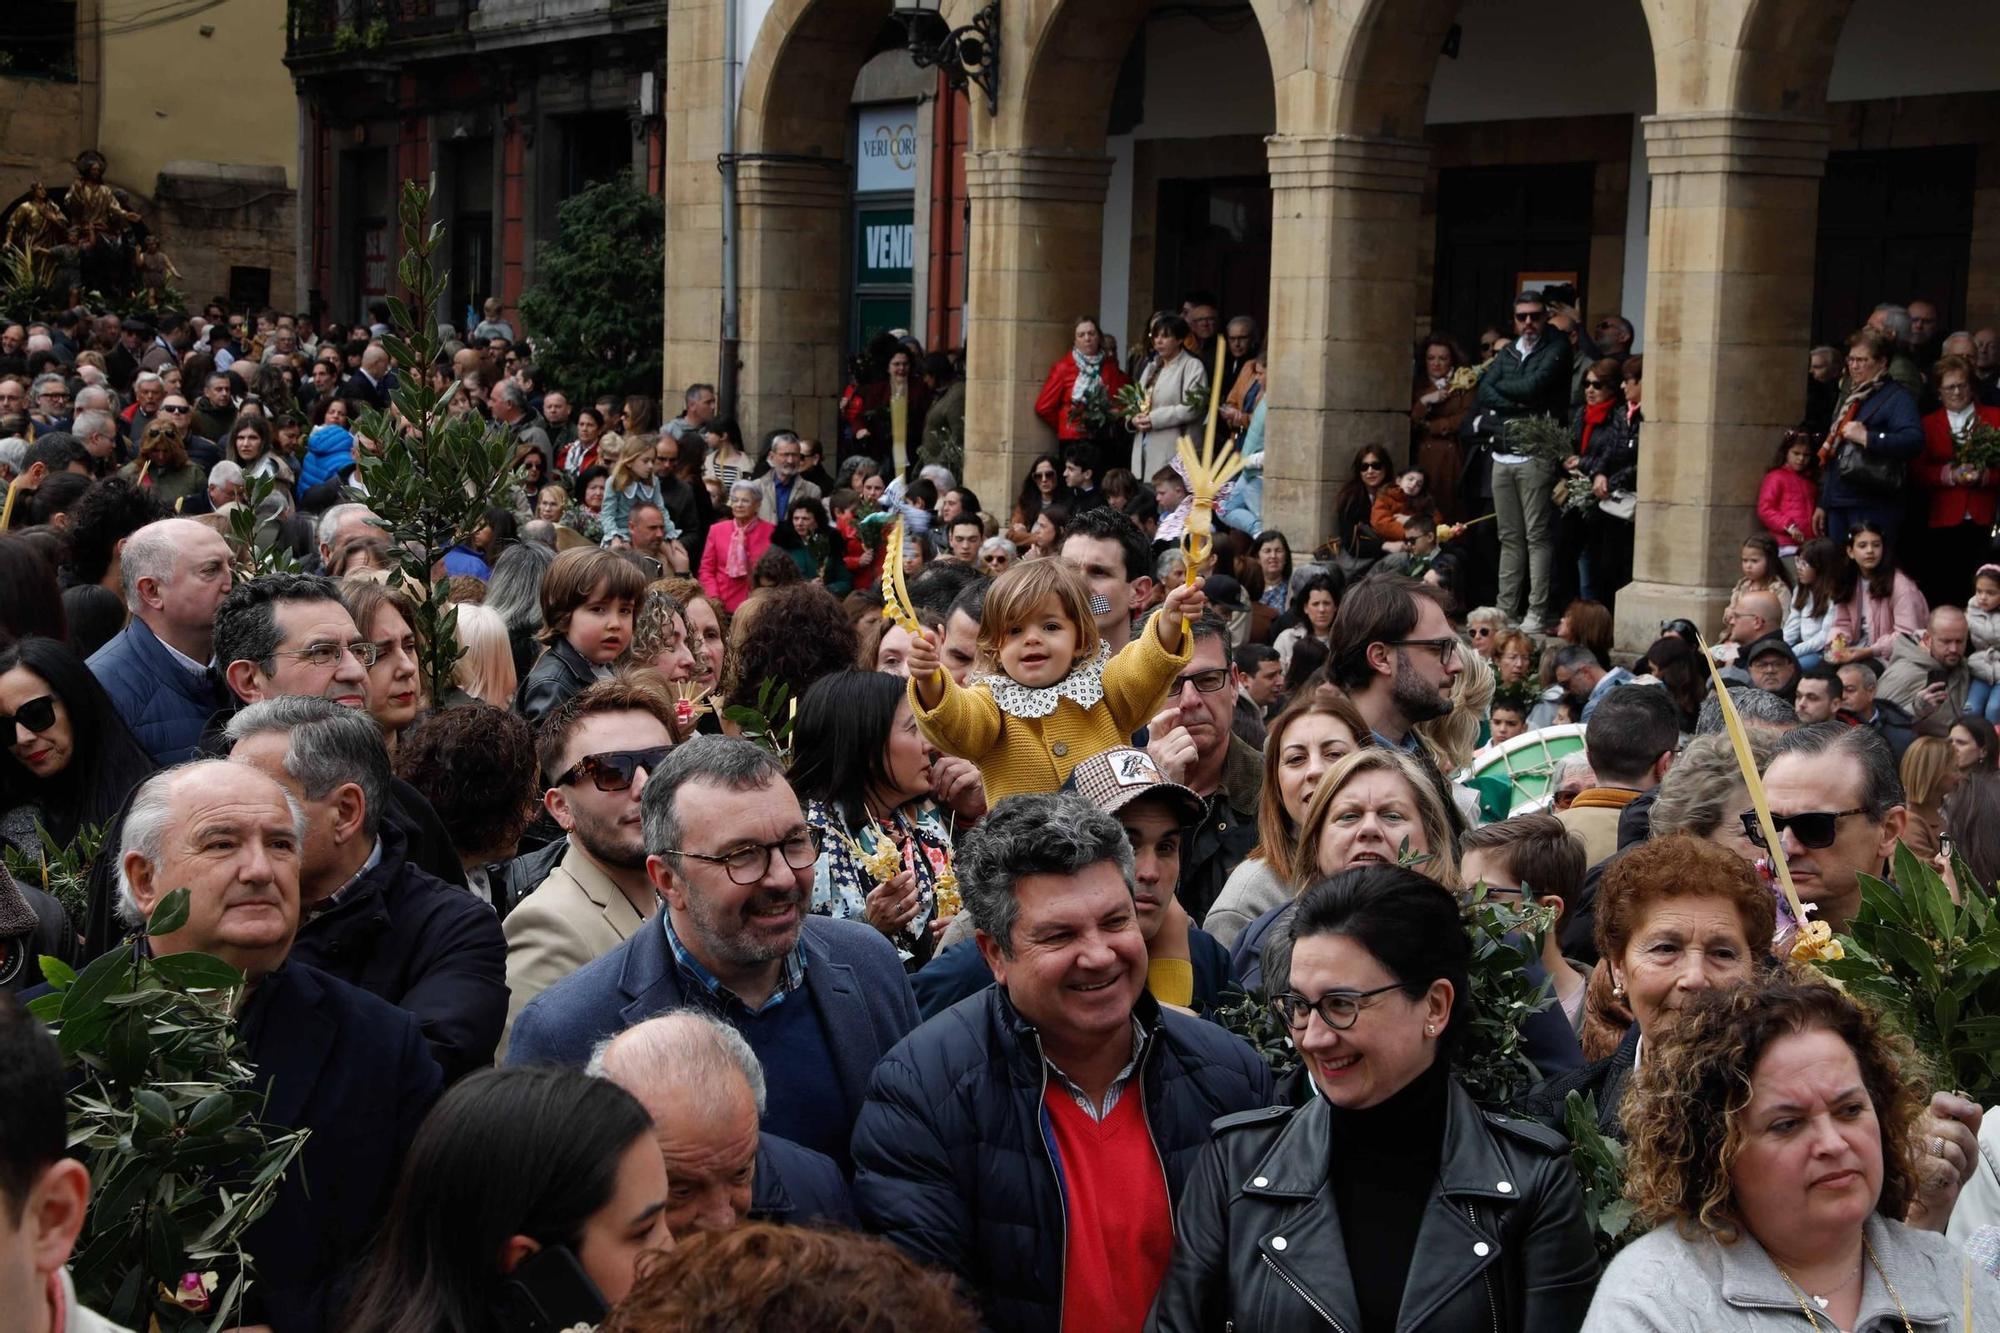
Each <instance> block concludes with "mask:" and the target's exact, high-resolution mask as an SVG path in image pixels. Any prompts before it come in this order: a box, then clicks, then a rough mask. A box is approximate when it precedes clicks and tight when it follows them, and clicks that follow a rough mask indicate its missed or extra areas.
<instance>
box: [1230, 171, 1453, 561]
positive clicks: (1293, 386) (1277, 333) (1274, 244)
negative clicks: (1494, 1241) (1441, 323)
mask: <svg viewBox="0 0 2000 1333" xmlns="http://www.w3.org/2000/svg"><path fill="white" fill-rule="evenodd" d="M1266 143H1267V144H1268V145H1269V152H1270V162H1271V330H1270V340H1269V342H1270V348H1271V361H1270V384H1271V388H1270V395H1271V407H1270V412H1269V415H1268V418H1267V420H1266V422H1265V427H1264V429H1265V435H1264V441H1265V460H1264V526H1266V527H1268V528H1281V529H1283V530H1284V531H1285V532H1286V533H1288V534H1290V536H1291V538H1292V545H1293V546H1294V547H1295V548H1297V549H1300V550H1304V549H1307V548H1309V547H1310V546H1311V545H1312V544H1314V543H1316V542H1318V541H1319V540H1320V539H1321V538H1323V537H1325V536H1327V535H1328V534H1329V533H1331V532H1332V531H1333V527H1334V524H1333V498H1334V495H1335V493H1336V492H1337V491H1338V490H1339V489H1340V485H1341V482H1342V480H1343V479H1344V478H1345V477H1346V476H1347V475H1348V473H1349V470H1350V468H1351V467H1352V463H1353V458H1354V455H1355V454H1356V453H1357V452H1358V451H1359V450H1360V449H1361V448H1362V447H1363V446H1365V445H1370V444H1373V445H1379V446H1382V447H1385V448H1387V449H1388V451H1389V453H1390V456H1391V457H1394V458H1402V457H1404V456H1405V455H1406V454H1407V453H1408V451H1409V429H1410V427H1409V411H1410V405H1409V383H1410V353H1409V346H1408V339H1407V338H1406V337H1404V336H1403V335H1404V334H1405V332H1406V331H1407V330H1408V329H1409V328H1410V323H1411V317H1412V315H1413V314H1414V312H1415V310H1416V302H1417V281H1416V275H1417V259H1418V249H1419V239H1420V235H1419V234H1420V228H1419V227H1418V223H1417V212H1418V203H1419V199H1420V196H1421V195H1422V193H1423V188H1424V180H1425V177H1426V175H1427V173H1428V172H1429V169H1430V148H1429V146H1428V145H1426V144H1424V143H1422V142H1418V141H1412V140H1408V139H1392V138H1364V137H1361V136H1356V135H1331V136H1326V137H1317V136H1315V137H1310V138H1308V137H1302V136H1289V135H1274V136H1272V137H1271V138H1270V139H1268V140H1266Z"/></svg>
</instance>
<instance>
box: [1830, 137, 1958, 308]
mask: <svg viewBox="0 0 2000 1333" xmlns="http://www.w3.org/2000/svg"><path fill="white" fill-rule="evenodd" d="M1976 152H1977V150H1976V149H1975V148H1974V147H1973V146H1972V145H1970V144H1960V145H1953V146H1951V147H1946V148H1901V149H1893V150H1889V151H1886V152H1861V153H1832V154H1829V155H1828V157H1827V162H1826V177H1825V179H1823V180H1822V181H1821V182H1820V187H1819V248H1818V251H1817V258H1816V261H1815V263H1814V265H1813V269H1814V272H1813V339H1814V341H1815V342H1823V343H1835V344H1838V343H1840V342H1841V340H1842V339H1844V338H1846V337H1847V335H1848V334H1850V333H1852V332H1854V330H1856V329H1858V328H1860V327H1861V326H1862V325H1863V324H1864V323H1866V322H1867V320H1868V315H1869V313H1870V312H1871V311H1873V310H1874V309H1875V307H1876V306H1877V305H1879V304H1880V303H1881V302H1883V301H1895V302H1899V303H1907V302H1909V301H1913V300H1915V299H1917V298H1919V297H1924V298H1927V299H1929V300H1931V301H1935V302H1936V303H1937V308H1938V313H1939V315H1940V316H1941V317H1942V320H1941V327H1942V328H1943V329H1944V330H1945V331H1947V332H1948V331H1950V330H1952V329H1957V328H1962V327H1964V325H1965V283H1966V270H1967V267H1968V265H1969V264H1970V262H1971V254H1972V184H1973V179H1974V177H1975V175H1976V172H1975V164H1974V157H1975V154H1976Z"/></svg>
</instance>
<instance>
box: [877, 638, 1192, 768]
mask: <svg viewBox="0 0 2000 1333" xmlns="http://www.w3.org/2000/svg"><path fill="white" fill-rule="evenodd" d="M1193 655H1194V652H1193V648H1192V647H1191V646H1184V647H1183V648H1182V650H1181V651H1180V652H1178V653H1170V652H1168V651H1167V650H1166V649H1165V648H1163V647H1161V646H1160V638H1159V632H1158V631H1157V630H1156V629H1155V628H1154V627H1153V625H1152V624H1151V623H1150V622H1149V623H1148V624H1146V625H1145V626H1144V627H1143V628H1142V629H1141V630H1140V631H1139V633H1137V634H1135V635H1134V636H1133V637H1132V641H1131V642H1130V643H1128V644H1126V645H1125V647H1124V648H1123V649H1121V650H1120V651H1119V652H1118V653H1117V654H1116V655H1115V656H1113V657H1112V658H1111V660H1110V661H1108V662H1106V663H1105V664H1104V666H1103V679H1104V698H1103V699H1101V700H1100V701H1098V703H1097V705H1096V707H1094V708H1088V709H1086V708H1083V707H1082V706H1080V705H1079V704H1078V703H1077V702H1076V701H1075V700H1074V699H1069V698H1061V699H1058V700H1057V701H1056V710H1055V712H1053V713H1050V714H1049V715H1048V716H1047V717H1032V718H1031V717H1016V716H1014V715H1012V714H1010V713H1008V712H1006V711H1004V710H1003V709H1002V708H1001V707H1000V705H999V703H998V702H997V701H996V700H995V699H994V698H993V692H992V691H991V690H990V689H989V688H988V687H987V686H986V685H985V684H984V683H975V684H974V685H973V686H972V687H971V688H970V689H967V688H965V687H963V686H960V685H959V684H957V683H956V682H955V681H953V680H952V678H951V677H950V676H949V675H945V676H944V695H943V697H941V698H940V699H939V700H938V705H937V707H936V708H928V709H927V708H925V707H924V704H923V700H922V699H921V698H919V697H918V695H917V682H916V681H914V680H912V681H911V682H910V711H911V713H913V714H915V716H916V719H917V726H918V727H919V728H920V729H921V730H922V731H923V733H924V735H925V736H926V737H927V738H928V739H929V740H930V742H931V744H933V745H935V746H937V747H938V748H939V749H940V750H943V751H944V752H945V753H946V754H955V755H958V756H959V757H960V758H963V759H969V760H971V761H972V762H973V763H974V764H976V765H978V766H979V775H980V777H981V778H983V779H984V780H985V783H986V799H987V801H988V802H989V803H996V802H998V801H1000V800H1001V799H1002V798H1004V797H1008V796H1018V795H1019V794H1021V793H1022V792H1038V791H1055V790H1057V789H1058V788H1060V787H1061V786H1062V785H1063V783H1065V782H1067V781H1068V780H1069V775H1070V770H1072V769H1074V768H1075V767H1076V766H1077V765H1078V764H1080V763H1082V762H1083V761H1084V760H1086V759H1088V758H1090V757H1091V756H1092V755H1094V754H1102V753H1104V751H1106V750H1111V749H1116V748H1117V747H1118V746H1121V745H1130V744H1131V743H1132V733H1133V732H1135V731H1137V730H1138V729H1139V728H1140V727H1143V726H1145V725H1146V723H1147V722H1149V721H1151V720H1152V717H1153V714H1154V713H1156V712H1158V711H1159V709H1160V705H1161V704H1162V703H1164V702H1165V699H1166V692H1167V687H1168V686H1169V685H1171V684H1173V680H1174V677H1175V676H1176V675H1178V674H1180V671H1181V669H1182V668H1183V667H1185V666H1187V664H1188V659H1189V658H1190V657H1192V656H1193Z"/></svg>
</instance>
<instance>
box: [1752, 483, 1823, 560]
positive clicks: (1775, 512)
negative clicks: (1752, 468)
mask: <svg viewBox="0 0 2000 1333" xmlns="http://www.w3.org/2000/svg"><path fill="white" fill-rule="evenodd" d="M1818 506H1819V483H1818V482H1816V481H1814V480H1813V479H1812V478H1811V477H1807V476H1801V475H1800V474H1799V473H1797V472H1794V471H1792V470H1791V469H1790V468H1788V467H1774V468H1772V469H1771V470H1770V471H1769V472H1766V473H1765V474H1764V484H1763V485H1762V486H1760V487H1758V488H1757V518H1758V521H1759V522H1761V523H1763V525H1764V530H1765V531H1766V532H1769V533H1770V534H1771V536H1772V538H1773V539H1775V540H1776V541H1777V543H1778V545H1780V546H1797V545H1798V544H1799V543H1801V542H1803V541H1805V540H1806V538H1808V537H1810V536H1812V530H1813V529H1812V516H1813V510H1814V509H1816V508H1818ZM1787 523H1794V524H1797V525H1798V529H1799V532H1800V534H1801V535H1800V536H1797V537H1794V536H1792V535H1791V534H1790V533H1788V532H1786V531H1785V525H1786V524H1787Z"/></svg>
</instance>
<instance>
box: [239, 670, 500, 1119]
mask: <svg viewBox="0 0 2000 1333" xmlns="http://www.w3.org/2000/svg"><path fill="white" fill-rule="evenodd" d="M226 734H227V736H228V738H229V742H230V745H231V749H230V752H229V753H230V758H231V759H232V760H233V761H234V762H236V763H239V764H247V765H249V766H250V767H251V768H254V769H256V770H258V771H259V772H261V773H263V774H265V775H266V776H267V777H270V778H271V779H273V780H274V781H276V782H277V783H278V785H279V786H281V787H283V788H284V789H285V790H286V791H287V792H288V793H290V795H291V797H292V799H293V800H294V801H296V802H297V803H298V804H299V806H300V807H301V808H302V809H303V810H304V812H305V818H306V829H307V832H306V839H305V843H304V847H303V852H302V856H301V862H300V867H299V897H300V905H301V909H302V917H303V919H302V921H301V924H300V926H299V932H298V941H297V943H296V944H295V945H294V946H293V952H294V953H295V954H296V955H297V956H298V957H299V958H300V959H302V960H303V961H305V962H308V963H311V964H312V965H314V966H315V967H317V968H319V969H320V970H321V971H323V972H326V973H329V974H330V975H332V976H336V977H339V978H340V979H341V980H343V981H346V982H350V983H351V984H353V985H356V986H359V987H361V988H362V989H363V990H366V991H370V992H372V993H374V994H376V995H379V996H381V997H382V998H383V999H385V1000H387V1001H389V1003H391V1004H394V1005H397V1006H399V1007H401V1008H403V1009H406V1010H408V1011H409V1012H410V1013H412V1014H414V1015H416V1017H417V1020H418V1021H419V1022H420V1023H422V1024H423V1029H424V1036H425V1037H426V1038H427V1039H428V1040H429V1041H430V1043H431V1053H432V1054H433V1055H434V1056H435V1057H436V1058H437V1062H438V1065H439V1066H440V1067H441V1068H442V1069H443V1070H444V1073H445V1077H446V1078H447V1079H448V1080H449V1079H456V1078H460V1077H462V1076H464V1075H466V1074H469V1073H471V1072H472V1071H473V1070H475V1069H483V1068H485V1067H487V1066H488V1065H491V1064H492V1063H493V1051H494V1048H495V1047H497V1046H498V1045H499V1044H500V1031H501V1028H502V1026H503V1025H504V1024H505V1022H506V1019H507V942H506V940H505V939H504V938H503V937H502V935H501V933H500V921H499V918H497V917H496V916H494V914H493V909H492V908H490V907H488V906H487V905H486V904H485V903H482V902H480V901H479V900H478V899H477V898H475V897H473V896H472V895H471V894H470V893H468V892H466V891H465V890H464V889H462V888H458V887H456V886H455V885H450V884H446V883H445V882H444V881H443V880H440V879H438V878H436V877H435V876H433V875H430V874H427V873H425V871H424V870H423V869H422V868H421V867H419V866H418V865H417V864H416V863H415V862H414V861H412V860H411V859H410V855H409V844H408V842H407V841H406V840H405V838H404V836H403V832H402V830H401V829H399V828H397V827H396V825H395V824H394V823H393V822H392V821H391V820H389V819H387V818H386V817H385V816H386V815H387V812H388V810H389V806H390V772H389V752H388V750H387V748H386V747H385V746H384V745H383V743H382V733H381V731H380V729H379V728H377V727H376V725H375V722H374V720H373V719H372V718H370V717H369V716H368V714H367V713H365V712H361V711H360V710H358V709H352V708H343V707H342V706H341V705H339V704H337V703H334V702H333V701H331V700H329V699H320V698H314V697H312V696H310V695H284V696H281V697H279V698H275V699H268V700H265V701H264V702H262V703H254V704H251V705H250V706H248V707H247V708H244V709H243V710H241V711H240V712H238V713H237V714H236V715H235V716H234V717H232V718H230V719H229V724H228V728H227V733H226Z"/></svg>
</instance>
